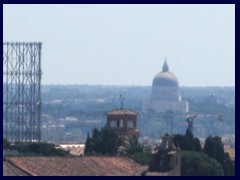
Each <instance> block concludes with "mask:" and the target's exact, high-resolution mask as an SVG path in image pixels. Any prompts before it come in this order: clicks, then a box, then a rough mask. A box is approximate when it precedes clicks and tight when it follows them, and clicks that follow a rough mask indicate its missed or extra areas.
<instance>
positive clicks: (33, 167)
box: [9, 156, 143, 176]
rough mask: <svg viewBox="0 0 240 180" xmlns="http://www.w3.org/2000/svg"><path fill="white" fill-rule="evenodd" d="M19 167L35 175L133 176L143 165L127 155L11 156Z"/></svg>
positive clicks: (140, 170) (137, 173)
mask: <svg viewBox="0 0 240 180" xmlns="http://www.w3.org/2000/svg"><path fill="white" fill-rule="evenodd" d="M9 160H10V161H11V162H12V163H13V164H14V165H15V166H16V167H18V168H19V169H21V170H24V171H25V172H27V173H29V174H31V175H34V176H133V175H139V174H141V172H142V171H143V170H142V167H141V166H140V165H139V164H137V163H136V162H134V161H132V160H131V159H129V158H127V157H118V156H114V157H113V156H84V157H83V156H82V157H10V158H9Z"/></svg>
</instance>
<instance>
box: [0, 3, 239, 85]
mask: <svg viewBox="0 0 240 180" xmlns="http://www.w3.org/2000/svg"><path fill="white" fill-rule="evenodd" d="M3 40H4V42H5V41H14V42H15V41H27V42H28V41H29V42H33V41H37V42H43V47H42V71H43V75H42V83H43V84H101V85H151V84H152V79H153V78H154V76H155V75H156V74H157V73H158V72H160V71H161V70H162V65H163V62H164V60H165V56H166V57H167V62H168V65H169V67H170V71H171V72H173V73H174V74H175V75H176V76H177V78H178V81H179V84H180V86H235V5H163V4H159V5H130V4H129V5H9V4H8V5H3Z"/></svg>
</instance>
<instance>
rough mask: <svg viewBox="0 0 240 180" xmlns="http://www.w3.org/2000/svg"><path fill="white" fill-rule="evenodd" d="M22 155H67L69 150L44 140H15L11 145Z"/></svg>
mask: <svg viewBox="0 0 240 180" xmlns="http://www.w3.org/2000/svg"><path fill="white" fill-rule="evenodd" d="M11 148H12V149H15V150H17V151H18V152H19V153H20V154H22V155H34V156H35V155H37V156H68V155H69V152H68V151H65V150H64V149H61V148H60V147H58V146H56V145H55V144H51V143H46V142H16V143H15V145H13V146H12V147H11Z"/></svg>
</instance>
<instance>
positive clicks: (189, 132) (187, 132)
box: [185, 128, 193, 139]
mask: <svg viewBox="0 0 240 180" xmlns="http://www.w3.org/2000/svg"><path fill="white" fill-rule="evenodd" d="M185 136H187V137H188V138H189V139H193V133H192V131H191V129H189V128H187V130H186V133H185Z"/></svg>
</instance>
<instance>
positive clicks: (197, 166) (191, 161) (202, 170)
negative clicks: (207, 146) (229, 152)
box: [181, 151, 223, 176]
mask: <svg viewBox="0 0 240 180" xmlns="http://www.w3.org/2000/svg"><path fill="white" fill-rule="evenodd" d="M181 175H182V176H223V169H222V166H221V164H220V163H219V162H218V161H216V160H215V159H213V158H209V157H208V156H207V155H206V154H204V153H200V152H193V151H185V152H182V158H181Z"/></svg>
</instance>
